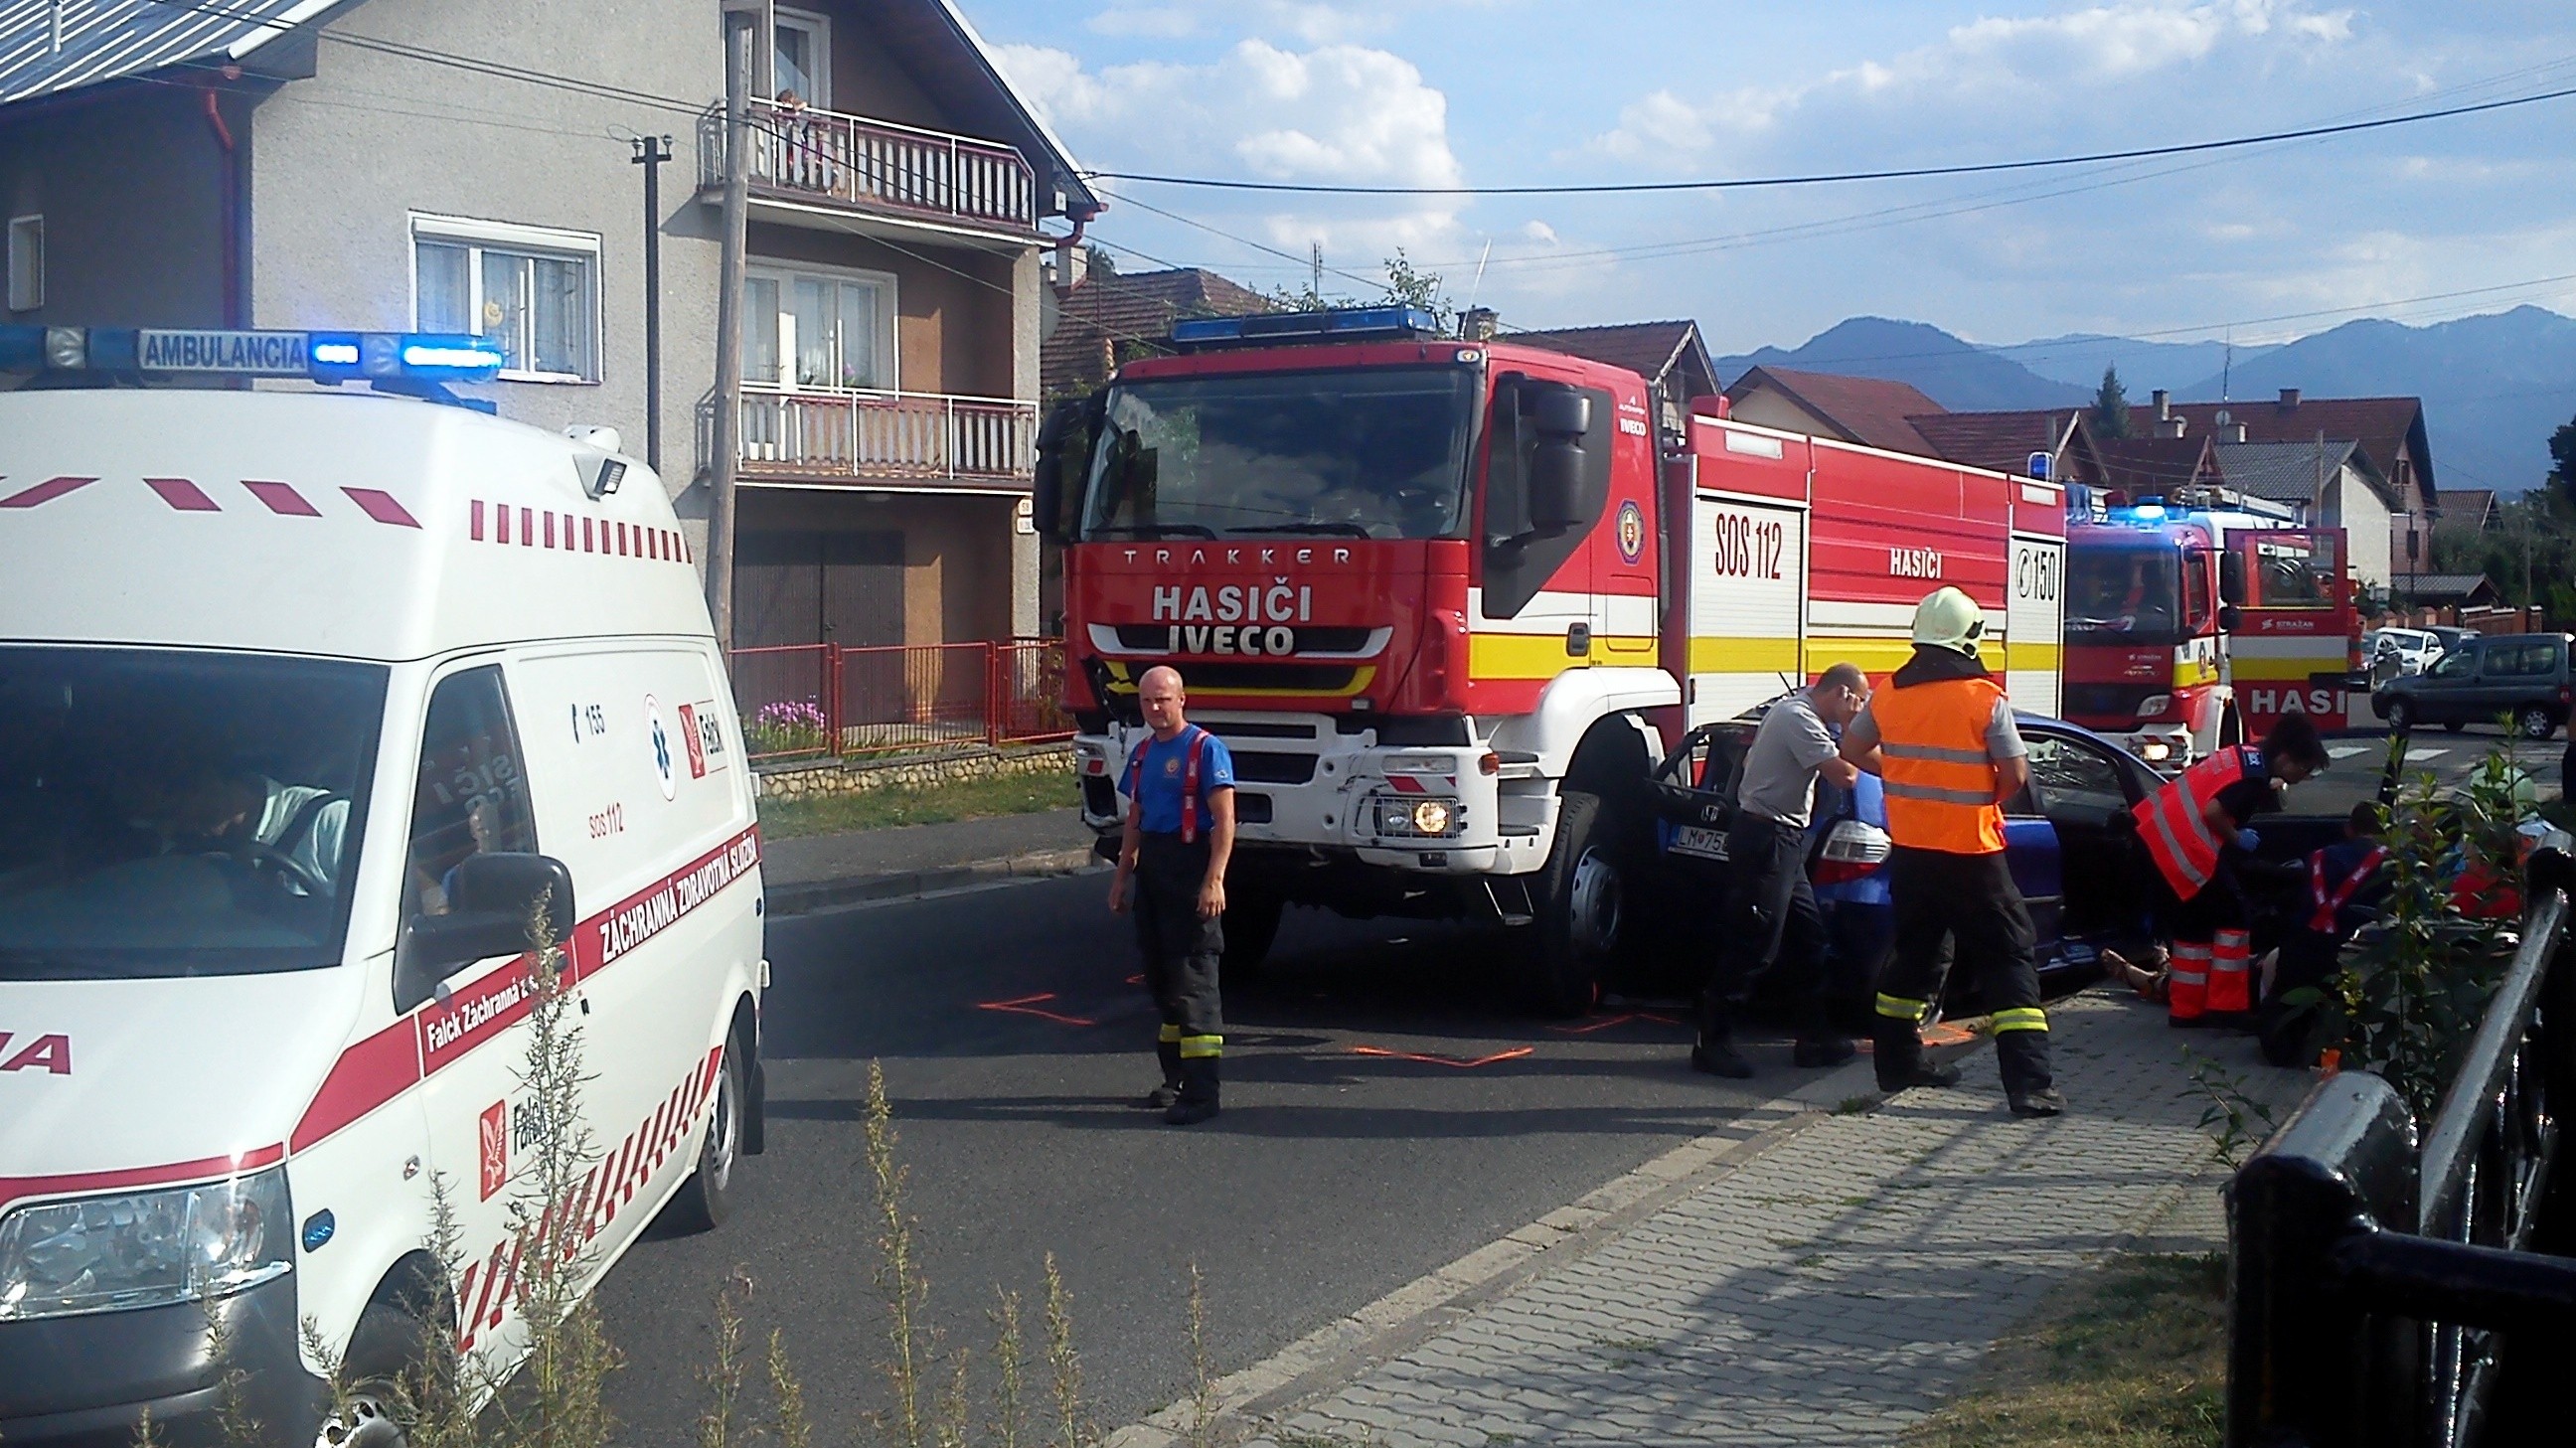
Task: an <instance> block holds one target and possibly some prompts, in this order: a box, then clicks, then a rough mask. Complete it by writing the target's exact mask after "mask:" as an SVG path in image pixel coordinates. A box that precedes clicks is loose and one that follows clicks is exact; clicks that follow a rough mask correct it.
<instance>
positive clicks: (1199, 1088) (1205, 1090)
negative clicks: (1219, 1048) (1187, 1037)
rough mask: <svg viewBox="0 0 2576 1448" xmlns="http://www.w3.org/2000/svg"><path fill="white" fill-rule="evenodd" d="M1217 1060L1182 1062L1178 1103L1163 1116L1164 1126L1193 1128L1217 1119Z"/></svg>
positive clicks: (1206, 1059) (1210, 1058) (1194, 1058)
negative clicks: (1210, 1119)
mask: <svg viewBox="0 0 2576 1448" xmlns="http://www.w3.org/2000/svg"><path fill="white" fill-rule="evenodd" d="M1216 1098H1217V1058H1216V1057H1214V1056H1192V1057H1190V1058H1189V1059H1188V1060H1185V1061H1183V1062H1181V1094H1180V1099H1178V1100H1176V1101H1174V1102H1173V1103H1172V1109H1171V1110H1169V1111H1166V1112H1164V1113H1163V1124H1164V1125H1165V1126H1196V1125H1198V1124H1199V1123H1200V1122H1202V1121H1205V1120H1207V1119H1208V1118H1210V1117H1212V1116H1214V1115H1216Z"/></svg>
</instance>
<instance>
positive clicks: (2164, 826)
mask: <svg viewBox="0 0 2576 1448" xmlns="http://www.w3.org/2000/svg"><path fill="white" fill-rule="evenodd" d="M2260 758H2261V756H2260V755H2259V754H2257V753H2256V752H2255V751H2254V749H2253V748H2251V747H2250V746H2248V745H2243V744H2231V745H2228V746H2227V747H2226V748H2224V749H2221V750H2219V751H2218V752H2217V753H2215V754H2212V755H2210V756H2209V757H2208V758H2206V759H2203V760H2201V761H2200V762H2199V763H2197V764H2195V765H2193V766H2192V767H2191V768H2189V769H2186V770H2184V771H2183V772H2182V773H2181V774H2179V775H2177V776H2175V777H2174V778H2172V779H2169V780H2166V781H2165V786H2164V788H2162V789H2159V790H2157V791H2156V792H2155V793H2154V794H2152V795H2150V796H2148V797H2147V798H2145V799H2142V800H2140V801H2138V803H2137V805H2136V806H2135V807H2134V808H2133V809H2131V810H2130V811H2129V812H2130V813H2131V814H2132V815H2135V816H2136V817H2137V821H2138V838H2139V839H2140V840H2141V841H2143V842H2145V844H2146V847H2147V857H2148V858H2149V859H2151V860H2154V861H2155V862H2156V870H2157V872H2158V873H2160V874H2162V875H2163V876H2164V877H2165V883H2166V884H2167V885H2170V886H2172V887H2173V892H2174V898H2175V899H2177V900H2188V899H2190V898H2191V897H2192V896H2194V895H2197V894H2199V893H2200V891H2201V887H2202V886H2205V885H2207V884H2208V883H2209V880H2210V877H2211V876H2212V875H2214V874H2216V873H2217V871H2218V850H2219V846H2220V844H2221V843H2222V842H2221V841H2220V840H2219V838H2218V832H2217V831H2216V830H2214V829H2212V828H2210V825H2209V802H2210V801H2211V800H2214V799H2216V798H2218V792H2219V791H2220V790H2222V789H2225V788H2227V787H2228V786H2229V785H2231V784H2234V783H2236V782H2237V781H2238V780H2240V779H2243V778H2245V777H2246V776H2247V775H2248V774H2249V773H2259V772H2260V769H2261V765H2260V764H2259V763H2258V762H2256V761H2259V760H2260Z"/></svg>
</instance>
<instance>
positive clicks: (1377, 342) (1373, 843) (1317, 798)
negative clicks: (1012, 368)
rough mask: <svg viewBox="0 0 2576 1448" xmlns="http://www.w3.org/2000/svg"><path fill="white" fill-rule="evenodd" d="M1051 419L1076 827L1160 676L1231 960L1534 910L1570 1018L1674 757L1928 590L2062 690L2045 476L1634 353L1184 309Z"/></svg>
mask: <svg viewBox="0 0 2576 1448" xmlns="http://www.w3.org/2000/svg"><path fill="white" fill-rule="evenodd" d="M1173 344H1174V346H1175V347H1176V348H1178V349H1180V353H1181V355H1177V356H1171V357H1162V358H1154V359H1149V360H1144V361H1138V362H1133V363H1130V364H1128V365H1127V366H1126V367H1124V368H1122V369H1120V371H1119V373H1118V375H1117V376H1116V378H1114V379H1113V381H1112V382H1111V384H1110V386H1109V387H1108V388H1106V389H1105V390H1104V391H1103V392H1102V393H1101V394H1098V395H1095V396H1094V397H1092V398H1091V399H1089V400H1088V401H1086V402H1080V403H1073V404H1068V405H1067V406H1066V407H1065V408H1061V409H1059V410H1058V411H1057V412H1056V413H1054V414H1052V415H1051V416H1050V417H1049V418H1048V420H1047V423H1046V425H1045V427H1044V428H1043V429H1042V430H1041V437H1040V444H1039V463H1038V471H1037V484H1036V499H1035V511H1036V515H1037V519H1038V524H1039V526H1040V528H1041V529H1042V530H1044V531H1045V532H1047V533H1048V534H1049V535H1050V536H1052V537H1054V538H1055V539H1057V540H1059V541H1061V542H1063V543H1064V544H1065V637H1066V646H1067V659H1068V666H1067V669H1066V694H1067V703H1068V706H1069V707H1070V708H1071V710H1072V711H1073V713H1074V715H1075V717H1076V719H1077V721H1078V729H1079V733H1078V738H1077V746H1076V747H1077V750H1078V753H1079V757H1080V760H1081V766H1080V767H1081V771H1082V776H1083V786H1084V814H1085V818H1086V819H1087V821H1088V822H1089V823H1090V824H1091V825H1093V826H1094V827H1095V828H1097V829H1101V830H1106V829H1108V828H1110V827H1111V826H1112V825H1113V823H1114V821H1115V819H1116V816H1117V800H1116V797H1115V795H1114V793H1113V789H1112V785H1113V780H1114V777H1115V775H1116V773H1117V770H1118V768H1119V767H1120V765H1121V764H1122V763H1123V761H1124V760H1125V759H1126V757H1127V755H1128V752H1129V751H1130V750H1131V749H1132V748H1133V747H1134V745H1135V743H1136V741H1137V740H1138V739H1139V738H1140V732H1139V731H1140V729H1141V725H1140V723H1139V722H1138V712H1137V707H1136V686H1137V681H1138V679H1139V678H1140V677H1141V676H1142V674H1143V673H1144V671H1145V670H1146V669H1148V668H1150V667H1152V666H1153V665H1155V664H1158V663H1170V664H1173V665H1176V666H1177V667H1179V668H1180V669H1181V671H1182V673H1183V675H1184V677H1185V678H1186V680H1187V683H1188V687H1189V693H1190V704H1191V717H1192V718H1193V719H1195V720H1197V721H1198V722H1200V723H1201V724H1203V725H1205V726H1206V727H1208V728H1209V729H1211V730H1213V731H1214V732H1215V733H1216V734H1217V735H1218V736H1219V737H1220V738H1222V739H1224V740H1225V741H1226V743H1227V745H1228V746H1229V748H1230V749H1231V750H1232V751H1233V753H1234V759H1235V769H1236V777H1237V779H1238V780H1239V782H1240V783H1239V787H1238V789H1237V792H1236V809H1237V816H1238V819H1239V821H1240V829H1239V833H1238V841H1239V843H1238V847H1237V852H1236V856H1235V862H1236V863H1235V866H1234V870H1233V874H1232V877H1231V878H1230V880H1229V885H1228V892H1227V893H1228V900H1229V910H1228V913H1227V918H1226V935H1227V941H1228V949H1229V958H1230V959H1235V960H1250V959H1257V958H1258V956H1259V954H1260V953H1261V952H1262V951H1264V950H1265V949H1266V948H1267V945H1268V942H1269V940H1270V937H1271V934H1272V932H1273V931H1275V930H1276V928H1277V925H1278V920H1279V913H1280V910H1281V907H1282V906H1283V905H1285V904H1289V903H1302V904H1310V905H1318V906H1324V907H1327V908H1330V909H1333V910H1336V911H1339V912H1341V913H1343V914H1346V915H1353V916H1369V915H1403V916H1426V917H1483V918H1486V919H1500V920H1501V921H1503V922H1505V923H1507V924H1510V925H1513V926H1516V927H1521V929H1520V934H1521V937H1522V941H1523V945H1524V948H1523V949H1521V950H1518V951H1516V952H1514V959H1515V960H1517V961H1518V962H1519V964H1518V969H1519V970H1520V972H1521V983H1522V985H1523V986H1524V987H1525V988H1526V990H1527V993H1528V995H1529V996H1530V997H1531V998H1532V1000H1533V1001H1534V1002H1535V1003H1537V1004H1539V1005H1541V1006H1543V1007H1546V1008H1550V1009H1554V1010H1559V1011H1569V1010H1578V1009H1581V1008H1582V1007H1583V1006H1584V1005H1585V1004H1587V1003H1588V1002H1590V1001H1591V1000H1593V999H1594V998H1595V997H1596V995H1597V992H1598V990H1599V986H1600V983H1601V981H1602V978H1603V972H1604V968H1605V966H1606V965H1607V964H1608V963H1609V960H1610V958H1611V957H1612V955H1613V953H1614V951H1615V950H1616V948H1617V946H1618V945H1619V943H1620V940H1621V916H1622V912H1623V908H1625V907H1626V906H1627V905H1629V904H1631V903H1633V902H1632V900H1631V896H1632V894H1633V892H1635V891H1636V890H1638V889H1640V888H1642V879H1643V876H1642V874H1641V870H1642V865H1643V862H1644V859H1645V858H1646V856H1647V855H1648V853H1649V841H1650V831H1651V825H1650V819H1649V814H1648V811H1647V809H1646V807H1645V793H1646V791H1645V781H1646V780H1647V778H1648V776H1649V773H1650V771H1651V770H1652V769H1653V767H1654V765H1655V764H1656V762H1657V761H1658V759H1659V758H1660V757H1661V755H1662V753H1663V751H1664V746H1665V742H1666V741H1667V740H1669V739H1673V738H1677V737H1678V736H1679V734H1680V732H1681V731H1682V730H1684V729H1686V728H1687V727H1689V726H1692V725H1695V724H1698V723H1701V722H1704V721H1706V720H1711V719H1718V718H1725V717H1729V716H1732V715H1734V714H1736V713H1738V712H1740V711H1742V710H1743V709H1745V708H1746V707H1748V706H1750V705H1753V704H1755V703H1758V702H1760V701H1761V700H1763V699H1766V698H1768V697H1770V696H1772V695H1774V694H1777V693H1779V692H1780V691H1781V690H1783V689H1784V688H1787V687H1791V686H1793V685H1796V684H1798V683H1801V682H1804V681H1805V680H1807V679H1809V678H1811V677H1813V676H1814V675H1815V674H1817V673H1819V672H1821V671H1822V670H1823V669H1824V668H1825V667H1826V666H1827V665H1829V664H1831V663H1833V662H1835V661H1837V660H1842V659H1851V660H1854V661H1856V662H1859V663H1860V664H1862V665H1863V666H1864V667H1865V668H1867V669H1869V670H1870V671H1871V672H1873V673H1874V674H1884V673H1886V672H1888V671H1890V670H1892V669H1894V668H1895V667H1896V666H1897V665H1898V664H1899V663H1901V662H1902V661H1903V660H1904V658H1905V657H1906V655H1907V653H1908V650H1909V645H1908V643H1907V633H1908V629H1909V627H1910V624H1911V619H1912V612H1913V607H1914V604H1915V603H1916V601H1917V600H1919V599H1920V598H1921V597H1922V595H1924V594H1925V593H1927V592H1929V591H1931V590H1932V589H1934V588H1936V587H1939V586H1940V585H1942V584H1944V583H1949V584H1956V585H1958V586H1959V587H1961V588H1964V589H1966V590H1967V591H1968V592H1969V594H1970V595H1971V596H1972V597H1974V598H1976V599H1977V601H1978V602H1979V603H1980V604H1982V605H1983V606H1984V607H1985V609H1986V610H1987V619H1988V627H1989V629H1990V630H1992V631H1993V632H1992V634H1991V635H1990V637H1991V638H1992V639H1993V641H1994V643H1993V647H1992V649H1990V652H1989V654H1988V657H1989V658H1990V659H1994V658H1996V657H1997V656H1998V652H1999V653H2000V658H2001V662H2002V663H2003V664H2004V666H2005V667H2006V668H2007V669H2008V670H2009V683H2010V687H2011V690H2012V693H2013V695H2014V697H2015V698H2016V699H2017V700H2018V701H2020V702H2021V703H2022V705H2023V707H2025V708H2032V709H2037V710H2041V711H2054V710H2055V709H2056V707H2057V704H2058V697H2057V695H2058V690H2057V679H2058V664H2059V616H2058V593H2059V585H2060V581H2061V577H2062V572H2063V563H2064V538H2065V517H2066V510H2065V501H2064V494H2063V490H2062V489H2060V488H2059V487H2057V486H2056V485H2054V484H2050V483H2046V482H2041V481H2037V480H2033V479H2028V478H2014V477H2007V476H2005V475H2003V474H1999V473H1986V472H1979V471H1976V470H1973V469H1969V468H1963V467H1959V466H1956V465H1952V464H1947V463H1939V462H1934V461H1931V460H1928V459H1924V458H1918V457H1909V456H1901V455H1897V454H1891V453H1881V452H1874V451H1871V450H1869V449H1865V448H1858V447H1848V446H1844V445H1842V444H1839V443H1834V442H1828V441H1822V440H1816V439H1810V438H1807V437H1803V436H1798V435H1795V434H1790V433H1782V432H1775V431H1771V430H1768V429H1763V428H1758V427H1751V426H1747V425H1743V424H1739V423H1735V422H1731V421H1728V420H1727V419H1726V418H1725V417H1724V416H1723V404H1722V401H1721V400H1720V399H1715V398H1711V399H1706V400H1705V405H1706V406H1708V407H1710V408H1712V409H1714V410H1713V411H1708V412H1702V413H1699V414H1698V415H1695V416H1692V417H1689V418H1688V419H1686V420H1685V423H1684V427H1685V431H1684V432H1682V433H1681V434H1679V435H1673V434H1670V433H1667V432H1665V430H1663V429H1661V428H1659V426H1658V421H1659V420H1658V418H1657V416H1656V414H1655V412H1654V411H1653V410H1652V404H1651V401H1650V399H1651V394H1650V392H1649V390H1648V388H1647V386H1646V383H1645V381H1644V379H1642V378H1640V377H1639V376H1637V375H1636V374H1635V373H1633V372H1628V371H1624V370H1622V369H1619V368H1616V367H1610V366H1605V365H1603V364H1600V363H1597V362H1591V361H1587V360H1584V359H1581V358H1576V357H1571V356H1567V355H1564V354H1561V353H1555V352H1547V351H1541V350H1538V349H1536V348H1530V347H1522V346H1517V345H1514V344H1513V343H1511V342H1510V341H1508V340H1500V341H1461V340H1458V339H1455V338H1452V337H1446V336H1443V335H1441V334H1440V332H1439V329H1438V327H1437V324H1436V323H1435V322H1434V320H1433V319H1432V318H1431V317H1430V316H1429V315H1428V314H1426V313H1423V312H1419V311H1413V310H1409V309H1404V308H1397V307H1383V308H1366V309H1353V310H1344V311H1337V312H1316V313H1296V314H1270V315H1262V316H1252V317H1242V318H1222V319H1209V320H1203V321H1190V322H1184V323H1181V324H1180V325H1178V326H1176V327H1175V328H1174V331H1173Z"/></svg>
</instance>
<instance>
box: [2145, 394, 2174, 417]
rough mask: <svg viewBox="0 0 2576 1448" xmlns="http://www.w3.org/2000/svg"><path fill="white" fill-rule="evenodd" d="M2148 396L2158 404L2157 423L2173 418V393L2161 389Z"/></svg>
mask: <svg viewBox="0 0 2576 1448" xmlns="http://www.w3.org/2000/svg"><path fill="white" fill-rule="evenodd" d="M2147 396H2148V397H2149V398H2151V399H2152V400H2153V401H2154V402H2155V404H2156V421H2158V422H2162V421H2164V420H2165V419H2166V418H2168V417H2171V416H2173V394H2172V393H2170V392H2167V391H2165V390H2164V389H2163V388H2161V387H2159V388H2157V389H2156V390H2155V391H2153V392H2150V393H2148V394H2147Z"/></svg>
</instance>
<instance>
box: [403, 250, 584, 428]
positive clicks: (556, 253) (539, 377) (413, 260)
mask: <svg viewBox="0 0 2576 1448" xmlns="http://www.w3.org/2000/svg"><path fill="white" fill-rule="evenodd" d="M424 241H432V242H443V243H446V244H448V245H453V246H465V247H470V248H472V249H473V255H472V258H471V259H470V260H469V261H468V262H467V263H466V267H465V286H466V303H465V315H466V317H467V319H468V320H469V321H471V322H472V323H473V324H474V329H475V330H474V335H475V336H478V337H479V336H481V335H483V333H482V331H481V327H482V320H483V261H482V252H483V249H484V248H485V247H490V248H492V249H493V250H496V251H507V252H511V253H514V254H520V255H528V254H536V255H545V256H552V257H555V258H559V259H564V260H571V261H578V262H580V263H582V265H583V266H584V267H585V268H587V270H588V274H589V277H590V332H591V337H590V371H591V375H589V376H586V377H585V376H583V375H582V374H580V373H577V372H536V371H529V370H525V369H520V368H510V367H505V368H503V369H501V373H500V377H501V380H502V381H504V382H553V383H564V384H576V385H583V386H593V387H595V386H597V385H599V383H600V381H601V380H602V379H603V378H604V377H605V376H606V374H607V371H608V307H607V289H606V287H605V286H604V285H603V284H602V278H601V276H600V256H599V252H600V239H599V233H598V232H595V231H564V230H559V229H557V228H554V227H550V226H524V225H521V224H519V223H517V222H512V221H484V220H479V219H477V218H474V217H468V216H439V215H434V214H432V213H429V212H425V211H415V212H412V213H411V238H410V246H411V254H410V259H409V262H408V265H407V268H406V270H407V271H408V272H409V274H410V277H411V324H412V327H413V329H414V330H420V327H421V322H420V244H421V243H422V242H424Z"/></svg>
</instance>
